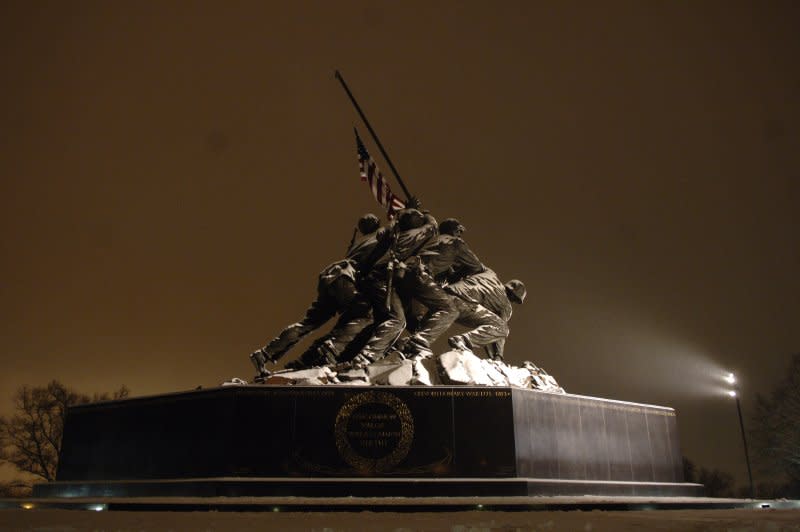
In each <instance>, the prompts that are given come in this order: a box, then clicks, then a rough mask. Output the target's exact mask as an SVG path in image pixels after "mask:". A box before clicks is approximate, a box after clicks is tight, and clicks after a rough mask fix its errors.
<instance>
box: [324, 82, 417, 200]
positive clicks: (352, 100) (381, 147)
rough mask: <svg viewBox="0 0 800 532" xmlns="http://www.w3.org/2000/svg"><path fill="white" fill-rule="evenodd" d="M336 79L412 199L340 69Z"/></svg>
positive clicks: (407, 196)
mask: <svg viewBox="0 0 800 532" xmlns="http://www.w3.org/2000/svg"><path fill="white" fill-rule="evenodd" d="M336 79H338V80H339V83H341V84H342V88H343V89H344V91H345V92H346V93H347V96H348V97H349V98H350V101H351V102H353V107H355V108H356V111H358V114H359V116H360V117H361V120H363V121H364V125H365V126H367V129H368V130H369V133H370V135H372V140H374V141H375V144H377V145H378V149H379V150H381V155H383V158H384V159H386V162H387V163H388V164H389V168H391V170H392V173H393V174H394V177H395V178H396V179H397V182H398V183H400V187H401V188H402V189H403V193H405V195H406V200H410V199H411V197H412V196H411V193H410V192H409V191H408V189H407V188H406V184H405V183H403V180H402V179H401V178H400V174H399V173H398V171H397V168H395V167H394V164H392V160H391V159H390V158H389V154H388V153H386V150H384V149H383V144H381V141H380V139H379V138H378V135H376V134H375V130H373V129H372V126H371V125H370V123H369V120H367V117H366V115H364V111H362V110H361V106H360V105H358V102H357V101H356V98H355V96H353V93H352V92H350V88H349V87H348V86H347V83H345V81H344V78H343V77H342V75H341V74H340V73H339V71H338V70H337V71H336Z"/></svg>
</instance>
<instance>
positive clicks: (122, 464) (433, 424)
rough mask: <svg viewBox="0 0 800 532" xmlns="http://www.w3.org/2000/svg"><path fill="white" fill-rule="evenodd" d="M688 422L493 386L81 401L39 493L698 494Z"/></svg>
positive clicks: (624, 406)
mask: <svg viewBox="0 0 800 532" xmlns="http://www.w3.org/2000/svg"><path fill="white" fill-rule="evenodd" d="M701 489H702V487H701V486H699V485H697V484H687V483H684V482H683V475H682V465H681V453H680V449H679V443H678V435H677V427H676V420H675V412H674V411H673V410H672V409H670V408H665V407H659V406H651V405H642V404H633V403H625V402H620V401H611V400H605V399H596V398H591V397H582V396H575V395H564V394H550V393H543V392H536V391H531V390H522V389H516V388H492V387H464V386H459V387H456V386H453V387H445V386H439V387H419V386H415V387H360V386H307V387H301V386H294V387H289V386H242V387H226V388H217V389H210V390H199V391H193V392H187V393H178V394H169V395H161V396H154V397H144V398H134V399H126V400H121V401H110V402H104V403H95V404H89V405H81V406H77V407H73V408H71V409H70V410H69V411H68V413H67V418H66V425H65V429H64V439H63V443H62V448H61V455H60V461H59V469H58V473H57V481H56V482H53V483H49V484H41V485H38V486H36V487H35V492H34V494H35V495H36V496H37V497H76V496H83V497H86V496H108V497H112V496H113V497H119V496H184V497H186V496H208V497H213V496H311V497H313V496H319V497H329V496H348V495H349V496H406V497H408V496H412V497H413V496H420V497H429V496H472V495H474V496H489V495H583V494H586V495H615V494H619V495H664V496H667V495H669V496H679V495H683V496H686V495H700V494H701Z"/></svg>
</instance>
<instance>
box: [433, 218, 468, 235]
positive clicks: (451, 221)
mask: <svg viewBox="0 0 800 532" xmlns="http://www.w3.org/2000/svg"><path fill="white" fill-rule="evenodd" d="M466 230H467V228H466V227H464V226H463V225H461V222H459V221H458V220H456V219H455V218H448V219H446V220H443V221H442V222H441V223H440V224H439V233H441V234H443V235H452V236H458V235H459V234H461V233H463V232H464V231H466Z"/></svg>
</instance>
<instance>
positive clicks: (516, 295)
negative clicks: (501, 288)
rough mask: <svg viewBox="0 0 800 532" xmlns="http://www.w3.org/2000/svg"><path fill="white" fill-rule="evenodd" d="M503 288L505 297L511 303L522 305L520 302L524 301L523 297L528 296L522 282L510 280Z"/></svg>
mask: <svg viewBox="0 0 800 532" xmlns="http://www.w3.org/2000/svg"><path fill="white" fill-rule="evenodd" d="M505 286H506V295H507V296H508V299H510V300H511V301H512V302H513V303H518V304H522V302H523V301H525V296H526V295H528V291H527V290H526V289H525V285H524V284H523V283H522V281H519V280H517V279H512V280H510V281H509V282H507V283H506V285H505Z"/></svg>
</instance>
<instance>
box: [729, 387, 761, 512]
mask: <svg viewBox="0 0 800 532" xmlns="http://www.w3.org/2000/svg"><path fill="white" fill-rule="evenodd" d="M725 380H726V381H727V382H728V384H730V385H731V386H733V387H734V388H733V389H732V390H728V395H730V396H731V397H733V398H734V399H736V411H737V412H738V413H739V428H740V429H741V431H742V443H743V444H744V459H745V461H747V478H748V479H749V480H750V498H751V499H755V493H754V491H753V472H752V470H751V469H750V453H748V452H747V437H746V436H745V433H744V421H742V404H741V403H740V402H739V393H738V391H739V386H738V385H737V383H736V377H735V376H734V375H733V373H728V375H727V376H726V377H725Z"/></svg>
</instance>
